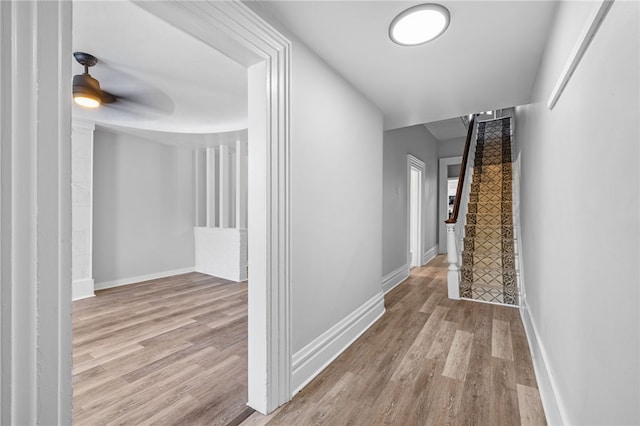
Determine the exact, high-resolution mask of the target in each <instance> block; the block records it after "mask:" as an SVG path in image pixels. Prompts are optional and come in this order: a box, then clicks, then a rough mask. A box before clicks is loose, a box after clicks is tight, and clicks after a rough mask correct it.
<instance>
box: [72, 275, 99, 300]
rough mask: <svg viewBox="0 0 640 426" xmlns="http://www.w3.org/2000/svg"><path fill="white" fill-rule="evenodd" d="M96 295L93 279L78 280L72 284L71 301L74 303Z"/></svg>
mask: <svg viewBox="0 0 640 426" xmlns="http://www.w3.org/2000/svg"><path fill="white" fill-rule="evenodd" d="M95 295H96V294H95V293H94V292H93V278H86V279H84V280H76V281H74V282H73V283H71V300H73V301H74V302H75V301H76V300H80V299H86V298H88V297H94V296H95Z"/></svg>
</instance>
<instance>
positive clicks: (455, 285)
mask: <svg viewBox="0 0 640 426" xmlns="http://www.w3.org/2000/svg"><path fill="white" fill-rule="evenodd" d="M447 261H448V262H449V270H448V272H447V289H448V293H449V299H460V267H459V266H458V248H457V247H456V224H455V223H447Z"/></svg>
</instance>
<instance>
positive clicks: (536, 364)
mask: <svg viewBox="0 0 640 426" xmlns="http://www.w3.org/2000/svg"><path fill="white" fill-rule="evenodd" d="M520 306H521V307H520V316H521V317H522V323H523V324H524V330H525V333H526V335H527V340H528V342H529V348H530V349H531V358H532V359H533V369H534V371H535V374H536V381H537V382H538V391H539V393H540V399H541V400H542V407H543V408H544V413H545V416H546V417H547V424H549V425H551V426H553V425H567V424H569V422H568V419H567V414H566V410H565V409H564V404H562V400H561V398H560V394H559V393H558V386H557V385H556V380H555V378H554V376H553V373H552V371H551V368H550V367H551V365H550V364H549V359H548V358H547V353H546V351H545V349H544V345H543V344H542V341H541V340H540V335H539V334H538V330H537V328H536V325H535V322H534V321H533V318H531V313H530V310H529V305H528V303H527V300H526V299H524V300H521V301H520Z"/></svg>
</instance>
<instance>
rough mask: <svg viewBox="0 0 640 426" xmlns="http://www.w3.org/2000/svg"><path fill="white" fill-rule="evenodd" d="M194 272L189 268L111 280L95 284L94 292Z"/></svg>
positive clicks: (193, 269) (193, 268) (192, 268)
mask: <svg viewBox="0 0 640 426" xmlns="http://www.w3.org/2000/svg"><path fill="white" fill-rule="evenodd" d="M194 271H195V267H194V266H190V267H188V268H182V269H173V270H171V271H163V272H157V273H155V274H148V275H139V276H137V277H129V278H121V279H119V280H113V281H103V282H101V283H96V285H95V289H96V290H104V289H106V288H112V287H120V286H121V285H127V284H134V283H139V282H142V281H149V280H155V279H157V278H166V277H171V276H174V275H180V274H186V273H189V272H194Z"/></svg>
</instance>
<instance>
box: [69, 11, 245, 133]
mask: <svg viewBox="0 0 640 426" xmlns="http://www.w3.org/2000/svg"><path fill="white" fill-rule="evenodd" d="M73 49H74V51H83V52H87V53H90V54H92V55H94V56H96V57H97V58H98V60H99V61H100V62H99V63H98V64H97V65H96V66H95V67H93V68H90V69H89V73H90V74H91V75H92V76H93V77H94V78H97V79H98V80H99V81H100V85H101V87H102V89H103V90H106V91H108V92H112V93H113V94H115V95H119V96H122V97H123V98H122V99H121V100H119V101H118V102H116V103H114V104H111V105H104V106H103V107H101V108H98V109H95V110H88V109H84V108H81V107H78V106H76V105H74V107H73V108H74V109H73V115H74V117H80V118H84V119H88V120H92V121H95V122H98V123H104V124H112V125H118V126H126V127H135V128H139V129H149V130H159V131H165V132H177V133H217V132H227V131H235V130H239V129H245V128H246V127H247V71H246V69H245V68H244V67H243V66H241V65H239V64H238V63H236V62H234V61H232V60H231V59H229V58H227V57H226V56H224V55H223V54H221V53H219V52H218V51H216V50H214V49H212V48H211V47H209V46H207V45H205V44H204V43H202V42H201V41H199V40H197V39H195V38H193V37H191V36H189V35H187V34H185V33H183V32H182V31H180V30H177V29H175V28H173V27H171V26H169V25H168V24H166V23H165V22H163V21H161V20H160V19H158V18H156V17H155V16H153V15H151V14H150V13H148V12H146V11H144V10H142V9H141V8H139V7H138V6H136V5H134V4H133V3H130V2H128V1H74V2H73ZM69 60H71V61H72V62H73V66H72V72H73V74H74V75H75V74H81V73H82V66H81V65H80V64H78V63H77V62H76V61H75V59H73V58H69Z"/></svg>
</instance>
